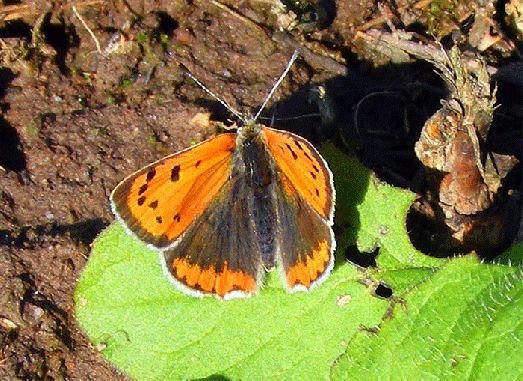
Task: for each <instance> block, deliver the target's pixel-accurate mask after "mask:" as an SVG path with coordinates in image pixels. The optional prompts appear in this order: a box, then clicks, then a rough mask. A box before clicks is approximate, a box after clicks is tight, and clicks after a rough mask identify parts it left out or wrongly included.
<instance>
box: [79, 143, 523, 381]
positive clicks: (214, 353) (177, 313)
mask: <svg viewBox="0 0 523 381" xmlns="http://www.w3.org/2000/svg"><path fill="white" fill-rule="evenodd" d="M322 153H323V155H324V156H325V158H326V159H327V160H328V161H329V163H330V166H331V169H332V171H333V173H334V178H335V180H336V190H337V206H336V229H337V242H338V250H337V253H336V255H337V258H336V264H335V268H334V270H333V271H332V274H331V276H330V277H329V278H328V279H327V280H326V281H325V283H324V284H323V285H321V286H320V287H318V288H317V289H314V290H312V291H311V292H310V293H296V294H291V295H289V294H287V293H286V292H285V291H284V289H283V287H282V285H281V281H280V279H279V276H278V273H277V271H274V272H272V273H270V274H267V277H266V282H265V285H264V288H263V289H262V290H261V292H260V294H259V295H258V296H256V297H253V298H250V299H233V300H229V301H221V300H217V299H214V298H204V299H197V298H193V297H189V296H187V295H185V294H182V293H180V292H178V291H177V289H176V288H174V287H173V286H172V285H171V284H170V283H169V282H168V280H167V278H166V277H165V276H164V275H163V273H162V270H161V266H160V265H159V258H158V256H159V255H158V253H157V252H154V251H150V250H147V249H145V247H144V245H143V244H142V243H141V242H140V241H139V240H137V239H135V238H133V237H130V236H128V235H127V234H126V233H125V232H124V230H123V228H122V227H121V226H120V225H119V224H117V223H115V224H113V225H112V226H110V227H109V228H108V229H107V230H106V231H105V232H104V233H102V234H101V235H100V237H99V238H98V239H97V240H96V242H95V243H94V245H93V250H92V253H91V258H90V260H89V262H88V264H87V266H86V269H85V270H84V272H83V274H82V276H81V278H80V281H79V284H78V287H77V290H76V292H75V301H76V305H77V307H76V308H77V311H76V312H77V318H78V321H79V322H80V324H81V326H82V327H83V329H84V330H85V332H86V333H87V334H88V335H89V338H90V340H91V341H92V342H93V344H94V345H95V347H96V348H99V349H100V350H101V352H102V354H103V355H104V356H105V357H106V358H107V359H108V360H109V361H111V362H112V363H113V364H115V365H116V366H117V367H118V368H120V369H121V370H123V371H124V372H126V373H127V374H129V375H130V376H131V377H132V378H134V379H135V380H178V379H198V378H204V377H212V376H217V377H226V378H228V379H231V380H240V379H242V380H258V379H263V380H267V379H268V380H271V379H273V380H281V379H289V380H325V379H329V378H330V379H334V380H337V379H342V380H345V379H362V380H377V379H380V380H381V379H385V380H389V379H391V380H395V379H416V380H418V379H452V380H454V379H455V380H461V379H465V378H467V379H474V380H475V379H485V380H489V379H506V380H509V379H517V378H518V377H519V378H521V375H520V374H519V373H521V372H520V371H519V369H520V368H521V367H520V366H519V362H520V360H519V359H520V353H522V349H523V348H522V347H521V343H523V340H522V339H523V338H522V337H521V336H522V335H523V333H522V330H521V328H520V327H521V326H522V324H521V316H523V311H522V306H521V297H520V294H521V288H520V286H519V284H521V278H522V274H521V270H520V269H519V268H514V267H509V266H505V265H500V264H498V265H493V264H482V263H479V262H478V261H477V260H476V258H475V257H473V256H468V257H463V258H454V259H435V258H430V257H427V256H425V255H423V254H422V253H419V252H417V251H416V250H415V249H414V247H413V246H412V245H411V244H410V241H409V238H408V235H407V231H406V225H405V215H406V213H407V210H408V208H409V206H410V203H411V201H412V200H413V197H414V196H413V195H412V193H409V192H407V191H404V190H399V189H395V188H393V187H391V186H389V185H385V184H381V183H379V182H378V181H377V180H375V179H374V178H373V177H372V176H371V175H370V173H369V171H368V170H366V169H365V168H364V167H362V166H361V165H359V164H358V163H357V161H356V160H354V159H350V158H347V157H345V156H344V155H342V154H341V153H340V152H339V151H337V150H336V149H335V148H334V147H332V146H327V147H325V149H324V150H323V151H322ZM354 242H357V244H358V247H359V248H360V249H361V250H368V251H372V250H374V249H375V248H379V255H378V257H377V260H376V261H377V264H378V266H377V268H374V269H368V270H367V271H366V272H365V273H362V272H361V271H359V270H358V269H356V268H355V267H354V266H352V265H350V264H348V263H346V262H345V261H344V260H343V258H344V252H345V248H346V247H347V246H348V245H351V244H353V243H354ZM520 258H523V255H522V249H521V246H519V247H518V246H515V247H514V248H512V249H511V250H510V251H508V252H507V254H506V255H505V256H504V257H503V261H504V263H514V262H518V260H519V261H520ZM364 278H365V279H366V280H370V281H371V282H362V280H363V279H364ZM379 282H383V283H386V284H387V285H389V286H390V287H391V288H392V289H393V292H394V297H393V299H392V302H391V301H389V300H383V299H379V298H376V297H373V296H372V293H371V292H369V290H368V289H367V288H365V287H364V286H363V285H362V284H363V283H366V284H369V285H372V284H376V283H379ZM362 327H367V328H368V329H363V330H362ZM373 332H374V333H373ZM376 332H377V333H376ZM340 356H341V357H340ZM503 377H506V378H503Z"/></svg>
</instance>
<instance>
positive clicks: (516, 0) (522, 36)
mask: <svg viewBox="0 0 523 381" xmlns="http://www.w3.org/2000/svg"><path fill="white" fill-rule="evenodd" d="M505 12H506V13H507V16H508V19H509V20H508V22H509V25H511V26H512V27H513V28H514V29H515V30H516V33H517V37H518V39H519V41H523V0H510V1H509V2H508V3H506V4H505Z"/></svg>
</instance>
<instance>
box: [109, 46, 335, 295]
mask: <svg viewBox="0 0 523 381" xmlns="http://www.w3.org/2000/svg"><path fill="white" fill-rule="evenodd" d="M296 55H297V52H296V53H295V55H294V56H293V59H291V62H290V63H289V65H288V67H287V69H286V70H285V72H284V74H283V75H282V76H281V77H280V79H279V81H278V82H277V83H276V85H275V86H274V87H273V89H272V90H271V92H270V94H269V96H268V97H267V98H266V101H267V100H268V99H269V98H270V96H271V95H272V93H273V92H274V89H275V88H276V86H277V85H278V84H279V82H281V80H282V79H283V77H284V76H285V74H286V73H287V71H288V70H289V68H290V66H291V64H292V62H293V61H294V59H295V56H296ZM191 78H193V77H192V76H191ZM193 79H194V78H193ZM197 83H198V84H200V83H199V82H198V81H197ZM200 85H201V84H200ZM204 89H205V90H206V91H208V92H209V93H210V91H209V90H207V89H206V88H205V87H204ZM211 94H212V93H211ZM212 95H213V94H212ZM213 96H214V95H213ZM221 102H222V103H224V102H223V101H221ZM224 104H225V103H224ZM265 104H266V102H264V105H265ZM226 106H227V107H229V106H228V105H226ZM262 108H263V106H262ZM229 109H230V110H231V111H233V113H235V114H236V115H237V116H239V114H238V113H237V112H235V111H234V110H232V109H231V108H230V107H229ZM259 114H260V112H258V114H257V115H256V117H255V118H253V119H252V120H245V119H244V118H242V120H243V121H244V125H243V126H241V127H239V128H238V130H237V133H224V134H221V135H219V136H217V137H215V138H212V139H210V140H207V141H205V142H203V143H200V144H198V145H196V146H194V147H190V148H188V149H186V150H184V151H181V152H178V153H175V154H173V155H170V156H167V157H165V158H163V159H161V160H159V161H157V162H155V163H152V164H150V165H148V166H146V167H145V168H142V169H140V170H139V171H137V172H135V173H133V174H132V175H130V176H129V177H127V178H126V179H125V180H123V181H122V182H121V183H120V184H118V186H117V187H116V188H115V189H114V191H113V192H112V194H111V205H112V209H113V212H114V214H115V215H116V217H117V218H118V220H119V221H120V222H121V223H122V224H123V225H124V226H125V227H126V228H127V230H128V231H130V232H131V233H132V234H134V235H136V236H137V237H138V238H140V239H141V240H142V241H144V242H145V243H146V244H148V245H150V246H152V247H153V248H155V249H157V250H160V261H161V264H162V266H163V268H164V272H165V273H166V274H167V275H168V277H169V279H170V280H171V281H172V283H174V285H175V286H177V287H178V288H179V289H180V290H181V291H183V292H185V293H187V294H189V295H192V296H197V297H201V296H204V295H216V296H219V297H223V298H225V299H230V298H234V297H244V296H250V295H253V294H255V293H256V292H257V291H258V290H259V288H260V286H261V283H262V280H263V277H264V272H265V271H269V270H271V269H272V268H273V267H274V266H275V265H277V266H278V267H279V268H280V269H281V270H282V279H283V283H284V285H285V286H286V289H287V290H288V291H289V292H294V291H306V290H309V289H311V288H312V287H314V286H316V285H318V284H320V283H321V282H323V281H324V280H325V279H326V277H327V276H328V275H329V273H330V271H331V269H332V266H333V264H334V256H333V252H334V248H335V240H334V234H333V231H332V227H331V226H332V221H333V215H334V199H335V191H334V187H333V184H332V174H331V171H330V170H329V168H328V166H327V163H326V162H325V160H324V159H323V158H322V157H321V156H320V154H319V153H318V152H317V151H316V149H315V148H314V147H313V146H312V144H310V143H309V142H308V141H307V140H305V139H303V138H301V137H299V136H298V135H295V134H293V133H290V132H286V131H279V130H275V129H272V128H268V127H264V126H262V125H261V124H257V123H256V122H255V120H256V119H257V117H258V116H259Z"/></svg>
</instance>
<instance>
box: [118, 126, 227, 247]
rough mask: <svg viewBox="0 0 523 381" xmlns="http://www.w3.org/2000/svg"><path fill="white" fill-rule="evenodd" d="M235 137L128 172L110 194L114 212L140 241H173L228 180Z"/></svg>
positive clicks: (161, 244) (166, 244)
mask: <svg viewBox="0 0 523 381" xmlns="http://www.w3.org/2000/svg"><path fill="white" fill-rule="evenodd" d="M235 140H236V134H222V135H219V136H217V137H215V138H213V139H210V140H208V141H205V142H203V143H201V144H199V145H197V146H194V147H191V148H188V149H187V150H185V151H182V152H179V153H176V154H174V155H171V156H167V157H165V158H163V159H161V160H159V161H157V162H155V163H152V164H150V165H148V166H146V167H145V168H142V169H141V170H139V171H137V172H135V173H133V174H132V175H130V176H129V177H127V178H126V179H125V180H123V181H122V182H121V183H120V184H118V186H117V187H116V188H115V189H114V191H113V193H112V194H111V204H112V208H113V212H114V213H115V215H116V216H117V217H118V218H119V220H120V221H121V222H122V223H123V224H124V225H125V226H126V227H127V229H128V230H130V231H131V232H132V233H133V234H135V235H136V236H138V237H139V238H140V239H141V240H143V241H144V242H145V243H147V244H149V245H152V246H153V247H156V248H159V249H163V248H166V247H169V246H171V245H173V244H175V243H176V240H177V239H178V238H179V237H180V236H181V235H182V233H183V232H184V231H185V230H186V229H187V228H188V227H189V226H190V225H191V223H192V222H193V221H194V220H195V218H196V216H198V215H199V214H200V213H202V211H203V210H204V209H205V208H206V207H207V206H208V204H209V203H210V202H211V200H212V199H213V198H214V197H215V196H216V194H217V193H218V192H219V191H220V189H221V188H222V187H223V185H224V183H225V182H226V181H227V179H228V177H229V172H230V167H231V166H230V161H231V156H232V152H233V151H234V149H235V145H236V141H235Z"/></svg>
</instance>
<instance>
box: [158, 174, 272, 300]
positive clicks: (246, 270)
mask: <svg viewBox="0 0 523 381" xmlns="http://www.w3.org/2000/svg"><path fill="white" fill-rule="evenodd" d="M249 194H250V193H249V192H248V190H247V182H246V181H245V178H244V174H242V173H235V174H233V175H232V176H231V178H229V180H228V181H227V182H226V183H225V185H224V186H223V188H222V189H221V190H220V192H219V193H218V194H217V195H216V196H215V197H214V199H213V200H212V201H211V203H210V204H209V205H208V207H207V208H206V209H205V210H204V211H203V212H202V213H201V214H200V215H199V216H198V217H196V219H195V220H194V222H193V223H192V224H191V226H189V228H188V229H187V231H186V232H185V233H184V235H183V238H182V239H181V240H180V241H179V243H178V244H177V245H176V246H174V247H172V248H170V249H168V250H165V251H164V252H163V253H162V254H163V256H164V259H165V261H164V262H162V264H163V265H164V270H165V271H166V273H167V275H168V276H169V278H170V280H171V281H172V283H174V284H175V285H176V286H177V287H178V288H179V289H181V290H182V291H184V292H185V293H188V294H190V295H193V296H198V297H200V296H203V295H206V294H214V295H217V296H220V297H223V298H225V299H230V298H233V297H239V296H240V297H242V296H250V295H253V294H254V293H255V292H256V291H257V290H258V288H259V286H260V283H261V280H262V278H263V271H264V270H263V264H262V260H261V257H260V249H259V247H258V243H257V241H256V239H255V233H254V230H253V223H252V218H251V216H250V215H249V213H246V210H245V207H246V204H247V197H249ZM162 254H161V255H162Z"/></svg>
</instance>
